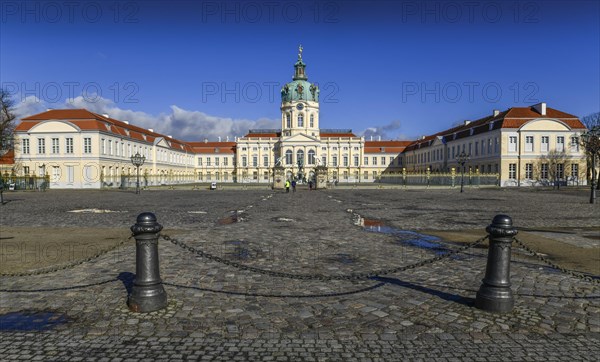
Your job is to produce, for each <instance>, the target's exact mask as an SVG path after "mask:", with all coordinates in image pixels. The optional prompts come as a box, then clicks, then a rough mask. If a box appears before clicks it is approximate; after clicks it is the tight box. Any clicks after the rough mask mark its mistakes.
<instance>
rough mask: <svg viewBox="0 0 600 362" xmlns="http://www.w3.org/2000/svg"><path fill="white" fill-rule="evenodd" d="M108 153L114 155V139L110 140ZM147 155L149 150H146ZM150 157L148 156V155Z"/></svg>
mask: <svg viewBox="0 0 600 362" xmlns="http://www.w3.org/2000/svg"><path fill="white" fill-rule="evenodd" d="M108 154H109V155H111V156H112V154H113V141H112V140H108ZM145 156H148V151H147V150H146V152H145ZM146 158H148V157H146Z"/></svg>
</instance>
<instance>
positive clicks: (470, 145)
mask: <svg viewBox="0 0 600 362" xmlns="http://www.w3.org/2000/svg"><path fill="white" fill-rule="evenodd" d="M471 147H472V144H471V143H470V142H469V155H471V154H473V152H471Z"/></svg>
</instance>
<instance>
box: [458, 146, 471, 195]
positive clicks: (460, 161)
mask: <svg viewBox="0 0 600 362" xmlns="http://www.w3.org/2000/svg"><path fill="white" fill-rule="evenodd" d="M470 157H471V155H467V154H466V153H465V151H462V152H461V153H460V154H459V155H458V156H457V157H456V158H457V161H458V164H459V165H460V169H461V170H460V171H461V172H460V192H464V185H465V163H466V162H467V161H469V158H470Z"/></svg>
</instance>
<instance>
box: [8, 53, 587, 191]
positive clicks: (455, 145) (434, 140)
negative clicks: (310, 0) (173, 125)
mask: <svg viewBox="0 0 600 362" xmlns="http://www.w3.org/2000/svg"><path fill="white" fill-rule="evenodd" d="M319 110H320V104H319V87H318V86H317V85H316V84H314V83H310V82H309V81H308V76H307V73H306V64H305V63H304V61H303V59H302V47H300V48H299V53H298V60H297V61H296V63H295V64H294V76H293V77H292V81H291V82H289V83H287V84H285V85H284V86H283V88H282V89H281V107H280V111H281V128H278V129H253V130H249V132H248V133H247V134H246V135H245V136H243V137H239V138H237V139H236V140H235V142H230V141H229V140H226V141H221V140H219V141H217V142H214V141H210V142H209V141H208V140H204V141H200V142H186V141H181V140H177V139H175V138H173V137H171V136H168V135H163V134H159V133H157V132H154V130H152V129H145V128H142V127H138V126H135V125H133V124H130V123H129V122H127V121H122V120H117V119H113V118H111V117H110V116H109V115H108V114H97V113H94V112H90V111H88V110H86V109H61V110H48V111H46V112H43V113H40V114H36V115H32V116H29V117H25V118H23V119H22V120H21V122H20V124H19V125H18V126H17V128H16V131H15V135H16V142H15V143H16V146H15V150H14V163H13V164H12V166H11V174H13V175H15V176H33V175H35V176H36V177H37V176H47V177H48V179H49V182H50V185H49V187H50V188H102V187H108V188H111V187H112V188H124V187H131V186H132V182H133V181H132V180H133V179H134V178H133V176H134V175H136V173H137V171H138V169H137V168H136V167H135V166H134V165H133V164H132V162H131V156H133V155H135V154H137V153H139V154H140V155H142V156H144V157H145V162H144V164H143V165H141V166H140V168H139V172H140V179H141V184H142V186H154V185H173V184H192V183H202V182H213V181H216V182H220V183H264V184H273V182H274V175H275V173H274V170H275V169H276V168H277V169H280V170H282V171H283V175H284V177H285V178H287V179H296V180H299V181H300V182H306V181H309V180H312V179H313V178H314V175H315V171H316V170H317V169H320V170H321V171H323V170H325V172H326V174H327V181H328V182H335V181H339V182H341V183H359V182H360V183H364V182H375V181H380V180H381V178H382V177H385V176H386V175H395V174H396V175H397V174H407V173H419V172H420V173H425V172H427V173H434V174H435V173H443V172H452V171H453V170H456V169H458V167H459V160H458V157H459V154H461V153H463V152H464V154H467V155H469V159H468V163H467V165H466V166H467V167H468V169H469V171H470V172H476V173H478V174H496V175H497V179H498V184H499V185H500V186H510V185H535V184H538V183H543V181H544V180H550V179H552V178H553V177H557V176H558V178H560V179H567V178H570V179H571V180H575V179H577V181H578V183H579V184H585V174H586V169H585V167H586V163H585V155H584V151H583V149H582V147H580V146H579V144H580V142H579V139H580V135H581V133H583V132H585V131H586V128H585V127H584V125H583V124H582V123H581V122H580V120H579V119H578V118H577V117H576V116H574V115H571V114H568V113H564V112H562V111H559V110H555V109H552V108H549V107H547V106H546V104H545V103H540V104H537V105H534V106H531V107H514V108H510V109H508V110H505V111H498V110H494V111H493V112H492V113H491V114H490V115H489V116H486V117H483V118H481V119H479V120H476V121H471V122H468V121H465V122H464V124H462V125H460V126H457V127H454V128H450V129H447V130H445V131H442V132H439V133H436V134H433V135H429V136H424V137H421V138H420V139H418V140H414V141H390V140H383V141H382V140H375V141H373V140H365V139H364V137H359V136H356V135H355V134H354V133H353V132H352V130H350V129H325V128H321V127H320V126H321V119H320V116H319ZM11 156H13V155H12V154H11ZM2 166H3V168H4V169H5V170H6V166H7V165H6V164H4V165H2ZM4 175H6V173H5V174H4Z"/></svg>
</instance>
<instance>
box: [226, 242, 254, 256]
mask: <svg viewBox="0 0 600 362" xmlns="http://www.w3.org/2000/svg"><path fill="white" fill-rule="evenodd" d="M224 244H225V249H226V250H225V255H227V256H228V257H230V258H235V259H244V260H246V259H254V258H256V257H257V256H258V253H257V252H256V251H255V250H252V249H251V248H250V245H249V243H248V241H246V240H231V241H226V242H225V243H224Z"/></svg>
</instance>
